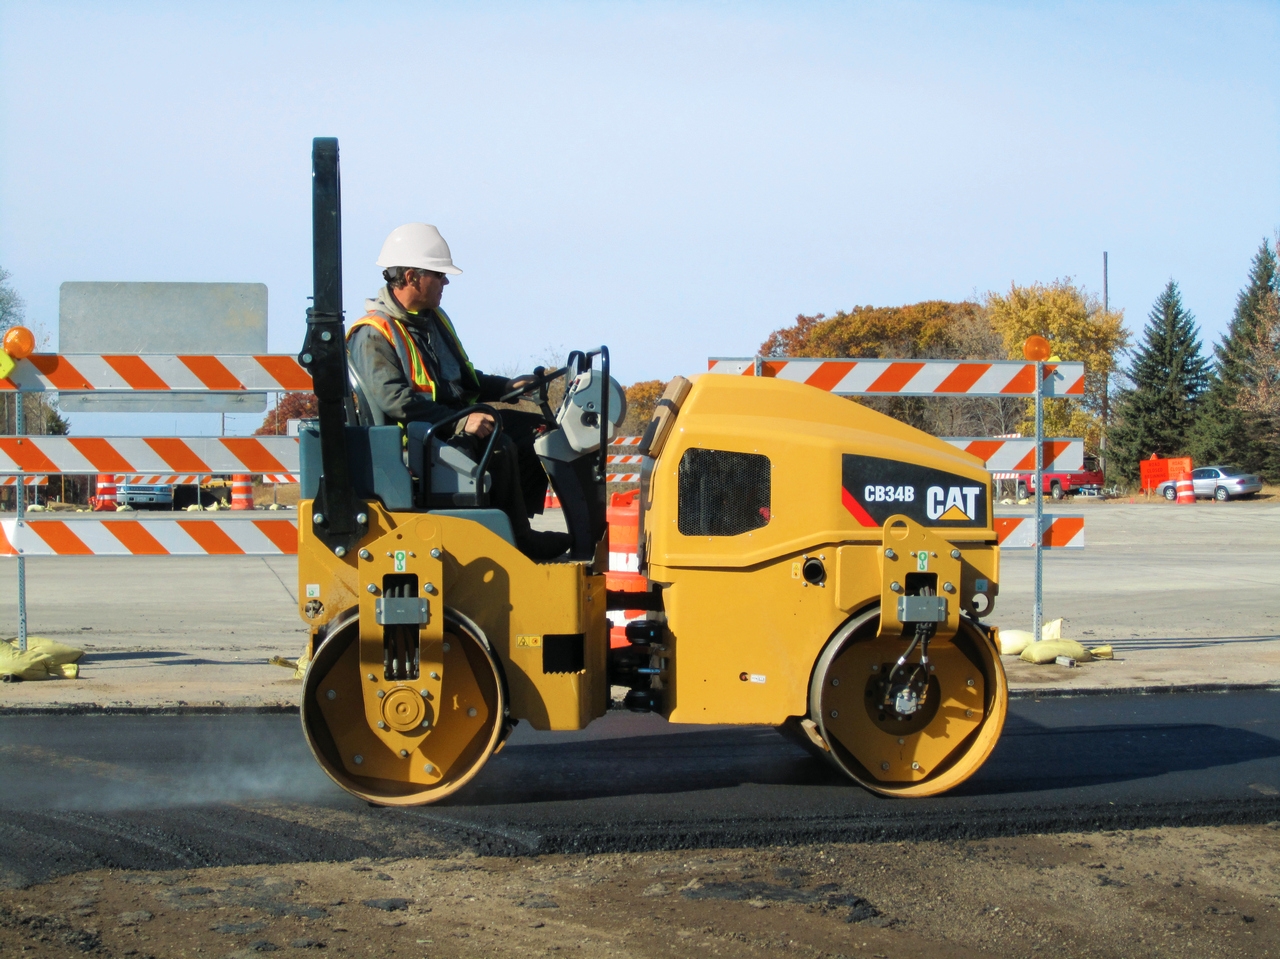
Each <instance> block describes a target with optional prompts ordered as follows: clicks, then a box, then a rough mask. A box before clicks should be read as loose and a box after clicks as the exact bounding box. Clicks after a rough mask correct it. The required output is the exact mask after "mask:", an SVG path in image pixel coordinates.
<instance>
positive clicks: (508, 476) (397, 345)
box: [347, 223, 571, 560]
mask: <svg viewBox="0 0 1280 959" xmlns="http://www.w3.org/2000/svg"><path fill="white" fill-rule="evenodd" d="M378 266H380V267H382V268H383V270H382V276H383V279H384V280H386V285H385V286H384V287H383V288H382V289H381V290H380V291H379V292H378V295H377V296H375V297H374V298H373V299H371V300H365V315H364V316H363V317H361V318H360V319H359V320H357V321H356V322H355V323H353V324H352V325H351V329H350V330H349V331H348V333H347V354H348V359H349V362H350V364H351V367H352V369H353V370H354V371H355V373H356V376H357V377H358V378H359V380H360V383H361V387H362V392H364V393H365V394H366V399H367V400H368V402H369V404H370V405H373V406H377V407H378V408H379V409H380V410H381V411H382V413H383V416H384V417H385V418H386V420H387V421H388V422H390V421H395V422H397V423H399V424H401V425H402V426H403V424H405V423H410V422H414V421H421V420H425V421H429V422H438V421H440V420H443V419H445V418H447V417H448V416H449V415H450V414H452V413H455V412H457V411H459V410H461V409H463V408H465V407H467V406H471V405H473V404H475V403H481V402H491V401H493V400H496V399H498V398H499V397H501V396H504V395H506V394H508V393H510V392H511V391H512V390H513V389H515V388H516V387H518V386H521V385H529V383H530V382H531V380H530V378H528V377H518V378H517V379H515V380H508V379H506V378H505V377H502V376H489V375H486V374H484V373H481V372H480V371H479V370H477V369H476V368H475V367H474V366H472V364H471V361H470V360H469V359H468V358H467V351H466V350H465V349H463V346H462V341H461V340H460V339H459V337H458V334H457V331H456V330H455V329H454V326H453V323H452V322H451V321H450V319H449V317H448V315H447V314H446V313H445V311H444V310H442V309H441V308H440V298H441V295H442V294H443V293H444V288H445V287H446V286H448V285H449V277H450V276H456V275H457V274H459V273H461V272H462V271H461V270H460V269H458V268H457V267H456V266H454V265H453V259H452V257H451V255H450V252H449V245H448V244H447V243H445V241H444V237H442V236H441V235H440V231H439V230H437V229H436V228H435V227H434V226H432V225H430V224H428V223H406V224H405V225H404V226H401V227H397V228H396V229H394V230H392V231H391V235H390V236H388V237H387V241H386V242H385V243H384V244H383V245H382V253H381V254H380V255H379V257H378ZM499 415H500V416H501V422H502V434H501V435H500V436H499V437H498V440H497V442H496V443H495V445H494V451H493V455H492V457H491V458H490V461H489V466H488V469H489V474H490V477H491V478H492V481H493V485H492V487H491V489H490V500H491V502H493V503H494V505H496V506H498V507H499V508H501V509H502V510H503V511H504V512H505V513H506V514H507V515H508V516H509V517H510V519H511V525H512V529H513V531H514V533H515V539H516V546H517V547H519V549H520V550H521V551H522V552H523V553H524V554H525V555H527V556H529V557H530V558H532V559H538V560H546V559H554V558H555V557H557V556H559V555H560V554H561V553H563V552H564V551H565V550H567V549H568V548H569V545H570V542H571V540H570V537H569V535H568V534H567V533H559V532H551V531H535V530H533V529H532V528H531V527H530V525H529V518H530V517H531V516H532V515H533V514H534V512H535V511H536V512H539V513H540V512H542V506H543V502H544V501H545V497H546V489H547V475H546V472H545V471H544V470H543V468H542V463H541V462H540V461H539V459H538V457H537V454H536V453H535V452H534V450H533V441H534V440H535V439H536V438H537V436H538V435H539V434H540V433H541V432H543V431H545V430H546V429H547V425H546V423H545V422H544V420H543V418H542V417H541V416H540V415H538V414H536V413H527V412H523V411H520V410H509V409H504V410H501V411H500V412H499ZM493 430H494V418H493V415H492V414H490V413H485V412H475V413H472V414H471V415H470V416H468V417H466V419H464V420H462V421H461V422H460V423H459V424H458V425H456V426H455V427H454V429H453V435H452V437H451V438H450V439H449V440H448V442H449V443H450V445H453V446H456V447H458V448H459V449H461V450H463V451H464V452H465V453H466V454H467V455H468V456H470V457H471V458H472V459H475V460H479V459H480V458H481V456H482V455H483V452H484V448H485V446H486V444H487V442H488V438H489V436H490V435H491V434H492V433H493Z"/></svg>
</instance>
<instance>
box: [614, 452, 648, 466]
mask: <svg viewBox="0 0 1280 959" xmlns="http://www.w3.org/2000/svg"><path fill="white" fill-rule="evenodd" d="M606 458H607V460H608V462H609V465H610V466H639V465H640V464H641V463H643V462H644V461H645V460H646V459H648V457H647V456H641V455H640V454H638V453H631V454H622V453H614V454H613V455H611V456H608V457H606Z"/></svg>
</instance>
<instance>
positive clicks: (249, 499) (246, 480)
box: [231, 473, 253, 509]
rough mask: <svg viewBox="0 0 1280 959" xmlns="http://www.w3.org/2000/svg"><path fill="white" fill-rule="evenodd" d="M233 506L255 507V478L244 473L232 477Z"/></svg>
mask: <svg viewBox="0 0 1280 959" xmlns="http://www.w3.org/2000/svg"><path fill="white" fill-rule="evenodd" d="M231 508H232V509H253V479H252V478H251V477H248V476H245V475H244V474H243V473H241V474H239V475H237V476H233V477H231Z"/></svg>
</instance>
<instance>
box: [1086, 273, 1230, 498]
mask: <svg viewBox="0 0 1280 959" xmlns="http://www.w3.org/2000/svg"><path fill="white" fill-rule="evenodd" d="M1128 376H1129V379H1130V380H1131V381H1132V384H1133V385H1132V386H1131V387H1130V388H1128V389H1123V390H1121V391H1120V396H1119V402H1118V404H1117V407H1116V411H1115V423H1114V424H1113V425H1112V428H1111V431H1110V436H1111V445H1112V462H1113V463H1114V464H1115V466H1116V468H1117V469H1118V470H1119V472H1120V474H1121V475H1122V476H1124V477H1125V478H1126V479H1130V480H1132V479H1136V478H1137V476H1138V461H1139V460H1141V459H1144V458H1146V457H1149V456H1150V455H1151V454H1152V453H1158V454H1159V455H1160V456H1181V455H1184V454H1185V453H1186V450H1187V445H1188V441H1189V437H1190V434H1191V430H1192V427H1193V426H1194V425H1195V421H1196V414H1197V412H1198V406H1199V402H1200V399H1201V397H1202V396H1203V395H1204V393H1205V390H1207V389H1208V386H1209V362H1208V360H1206V359H1205V357H1204V354H1203V352H1202V351H1201V347H1200V338H1199V335H1198V333H1197V330H1196V321H1195V317H1194V316H1192V315H1191V314H1190V313H1188V312H1187V310H1186V309H1185V308H1184V307H1183V305H1182V295H1181V294H1180V293H1179V292H1178V284H1177V283H1175V282H1174V281H1173V280H1170V281H1169V285H1168V286H1166V287H1165V288H1164V292H1162V293H1161V294H1160V296H1159V297H1157V299H1156V302H1155V306H1153V307H1152V308H1151V314H1150V316H1149V317H1148V318H1147V325H1146V327H1145V328H1144V330H1143V341H1142V344H1141V345H1140V346H1139V347H1138V350H1137V353H1136V354H1135V356H1134V359H1133V365H1132V367H1131V368H1130V370H1129V373H1128Z"/></svg>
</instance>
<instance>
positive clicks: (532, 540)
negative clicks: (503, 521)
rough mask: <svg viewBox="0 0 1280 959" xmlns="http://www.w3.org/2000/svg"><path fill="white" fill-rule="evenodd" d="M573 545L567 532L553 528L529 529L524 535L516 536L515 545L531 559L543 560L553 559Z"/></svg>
mask: <svg viewBox="0 0 1280 959" xmlns="http://www.w3.org/2000/svg"><path fill="white" fill-rule="evenodd" d="M572 545H573V537H572V536H570V535H569V534H568V533H558V532H556V531H555V530H550V529H548V530H535V529H531V530H529V531H528V532H527V533H525V534H524V535H518V536H517V538H516V546H517V547H518V548H519V550H520V552H522V553H524V555H526V556H528V557H529V558H530V559H532V560H537V561H539V562H545V561H546V560H550V559H555V558H556V557H557V556H560V555H562V554H563V553H564V552H565V551H566V550H568V548H569V547H570V546H572Z"/></svg>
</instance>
